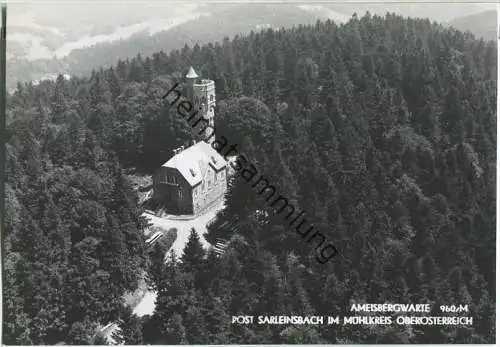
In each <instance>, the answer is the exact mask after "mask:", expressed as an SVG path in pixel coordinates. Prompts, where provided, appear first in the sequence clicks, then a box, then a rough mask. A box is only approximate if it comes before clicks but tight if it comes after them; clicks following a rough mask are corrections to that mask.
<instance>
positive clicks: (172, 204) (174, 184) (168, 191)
mask: <svg viewBox="0 0 500 347" xmlns="http://www.w3.org/2000/svg"><path fill="white" fill-rule="evenodd" d="M153 198H154V199H156V200H158V201H160V202H161V203H162V205H164V206H165V210H166V212H167V213H169V214H176V215H181V214H193V200H192V188H191V186H190V185H189V184H188V183H187V181H186V180H185V179H184V177H183V176H182V175H181V174H180V172H179V171H177V170H176V169H172V168H168V167H163V166H162V167H161V168H159V169H158V171H157V172H156V174H155V177H154V180H153Z"/></svg>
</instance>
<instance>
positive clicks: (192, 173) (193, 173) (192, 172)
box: [189, 169, 196, 177]
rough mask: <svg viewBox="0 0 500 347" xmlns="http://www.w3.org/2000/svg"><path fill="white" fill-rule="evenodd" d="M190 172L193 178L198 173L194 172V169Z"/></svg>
mask: <svg viewBox="0 0 500 347" xmlns="http://www.w3.org/2000/svg"><path fill="white" fill-rule="evenodd" d="M189 172H191V176H193V177H196V173H195V172H194V170H193V169H189Z"/></svg>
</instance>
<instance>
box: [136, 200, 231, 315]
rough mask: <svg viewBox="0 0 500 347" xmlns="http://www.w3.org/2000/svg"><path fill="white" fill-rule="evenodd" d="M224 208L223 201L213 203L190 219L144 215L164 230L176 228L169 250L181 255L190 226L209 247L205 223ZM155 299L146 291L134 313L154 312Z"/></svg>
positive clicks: (145, 313)
mask: <svg viewBox="0 0 500 347" xmlns="http://www.w3.org/2000/svg"><path fill="white" fill-rule="evenodd" d="M223 208H224V204H223V202H220V203H218V204H215V205H214V207H213V208H212V209H211V210H210V211H207V212H206V213H205V214H203V215H201V216H199V217H197V218H194V219H192V220H175V219H169V218H168V217H164V218H160V217H156V216H153V215H150V214H147V213H145V214H144V216H145V217H146V218H147V219H149V221H150V222H151V223H152V224H153V225H154V226H158V227H161V228H163V229H165V230H168V229H170V228H177V239H176V240H175V242H174V243H173V245H172V247H170V249H169V252H170V251H171V250H174V251H175V254H177V256H181V255H182V252H183V250H184V247H185V246H186V243H187V242H188V239H189V233H190V231H191V228H193V227H194V228H195V229H196V231H197V232H198V235H199V237H200V241H201V243H202V244H203V246H204V247H205V248H208V247H209V245H210V244H209V243H208V242H207V241H206V240H205V237H204V236H203V234H204V233H206V232H207V228H206V225H207V223H208V221H209V220H211V219H212V218H214V217H215V216H216V214H217V212H218V211H220V210H222V209H223ZM155 301H156V293H155V292H153V291H147V292H146V295H145V296H144V297H143V298H142V300H141V301H140V302H139V304H138V305H137V306H136V307H135V308H134V313H135V314H136V315H137V316H139V317H142V316H144V315H149V314H152V313H153V312H154V309H155Z"/></svg>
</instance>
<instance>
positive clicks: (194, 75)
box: [186, 66, 198, 78]
mask: <svg viewBox="0 0 500 347" xmlns="http://www.w3.org/2000/svg"><path fill="white" fill-rule="evenodd" d="M186 78H198V74H197V73H196V71H194V69H193V67H192V66H190V67H189V71H188V73H187V74H186Z"/></svg>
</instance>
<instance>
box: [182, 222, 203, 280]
mask: <svg viewBox="0 0 500 347" xmlns="http://www.w3.org/2000/svg"><path fill="white" fill-rule="evenodd" d="M204 257H205V250H204V249H203V245H202V244H201V242H200V237H199V236H198V233H197V232H196V230H195V228H191V231H190V233H189V239H188V242H187V244H186V246H185V247H184V253H183V254H182V256H181V261H182V266H183V268H184V269H186V271H189V272H191V271H193V270H194V269H196V268H198V267H199V266H200V264H201V263H202V261H203V259H204Z"/></svg>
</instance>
